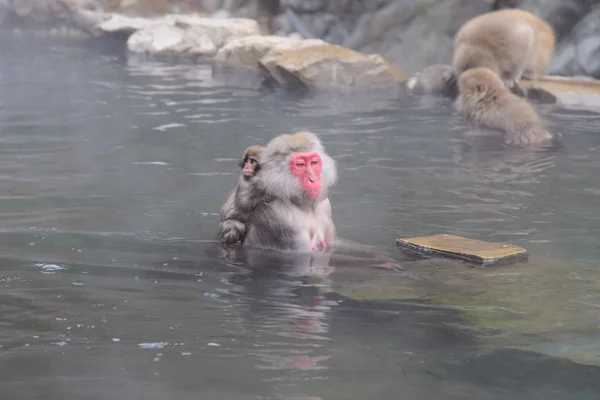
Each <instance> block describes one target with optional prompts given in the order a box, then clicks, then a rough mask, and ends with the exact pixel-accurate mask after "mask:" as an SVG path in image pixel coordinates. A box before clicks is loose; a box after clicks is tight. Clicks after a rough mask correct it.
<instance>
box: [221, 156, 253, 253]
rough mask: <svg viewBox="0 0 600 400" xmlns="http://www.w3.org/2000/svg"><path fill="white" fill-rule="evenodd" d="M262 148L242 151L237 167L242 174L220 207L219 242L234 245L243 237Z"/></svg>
mask: <svg viewBox="0 0 600 400" xmlns="http://www.w3.org/2000/svg"><path fill="white" fill-rule="evenodd" d="M263 150H264V147H263V146H250V147H248V148H247V149H246V150H245V151H244V156H243V158H242V159H241V161H240V163H239V166H240V168H241V169H242V173H241V175H240V177H239V179H238V182H237V184H236V185H235V187H234V188H233V189H232V190H231V192H229V197H228V198H227V200H226V201H225V203H224V204H223V206H221V212H220V218H221V221H220V223H219V236H220V237H221V242H223V243H226V244H233V243H236V242H238V241H240V240H242V238H243V237H244V234H245V232H246V219H247V218H248V213H249V212H250V206H251V205H250V196H251V192H252V190H253V189H254V186H253V183H254V180H256V179H257V174H258V172H259V171H260V156H261V154H262V152H263Z"/></svg>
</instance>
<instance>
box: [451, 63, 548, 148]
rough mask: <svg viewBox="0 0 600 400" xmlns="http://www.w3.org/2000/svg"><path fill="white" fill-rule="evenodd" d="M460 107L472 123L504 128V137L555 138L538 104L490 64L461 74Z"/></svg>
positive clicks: (514, 140)
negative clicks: (506, 81) (509, 86)
mask: <svg viewBox="0 0 600 400" xmlns="http://www.w3.org/2000/svg"><path fill="white" fill-rule="evenodd" d="M458 90H459V96H458V98H457V99H456V103H455V106H456V109H457V111H458V113H459V114H460V115H462V116H463V117H465V119H466V120H467V121H469V122H470V123H472V124H474V125H476V126H481V127H485V128H491V129H496V130H499V131H501V132H502V141H503V142H504V143H505V144H507V145H512V146H527V145H530V144H537V143H542V142H546V141H549V140H552V139H553V135H551V134H550V133H548V131H547V130H546V128H545V127H544V126H543V124H542V121H541V120H540V117H539V116H538V114H537V112H536V111H535V110H534V108H533V107H532V106H531V105H530V104H529V103H528V102H527V101H526V100H524V99H522V98H520V97H519V96H517V95H515V94H513V93H511V92H510V91H509V90H508V89H507V88H506V87H505V86H504V83H503V82H502V80H501V79H500V77H498V75H496V73H495V72H493V71H492V70H490V69H488V68H474V69H470V70H468V71H465V72H463V73H462V74H461V75H460V77H459V78H458Z"/></svg>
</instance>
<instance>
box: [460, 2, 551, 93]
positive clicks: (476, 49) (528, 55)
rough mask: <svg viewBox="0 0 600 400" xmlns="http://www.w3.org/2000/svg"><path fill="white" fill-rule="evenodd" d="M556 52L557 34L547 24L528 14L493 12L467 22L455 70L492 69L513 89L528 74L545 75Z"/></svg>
mask: <svg viewBox="0 0 600 400" xmlns="http://www.w3.org/2000/svg"><path fill="white" fill-rule="evenodd" d="M553 51H554V33H553V31H552V28H551V27H550V25H548V24H547V23H546V22H544V21H542V20H541V19H539V18H538V17H536V16H535V15H533V14H531V13H530V12H528V11H523V10H518V9H504V10H498V11H492V12H489V13H485V14H481V15H479V16H477V17H475V18H473V19H471V20H469V21H467V22H466V23H465V24H464V25H463V26H462V27H461V28H460V29H459V31H458V32H457V33H456V36H455V38H454V54H453V59H452V68H453V69H454V74H455V76H460V74H461V73H462V72H464V71H466V70H469V69H471V68H477V67H486V68H489V69H491V70H492V71H494V72H495V73H497V74H498V75H499V76H500V77H501V78H502V79H503V80H504V83H505V85H506V87H508V88H509V89H513V88H515V87H516V88H518V82H519V80H520V79H521V78H522V76H523V74H524V73H527V75H528V76H529V77H538V76H539V75H540V74H543V73H544V71H545V70H546V68H547V67H548V64H549V63H550V59H551V58H552V53H553Z"/></svg>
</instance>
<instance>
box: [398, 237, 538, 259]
mask: <svg viewBox="0 0 600 400" xmlns="http://www.w3.org/2000/svg"><path fill="white" fill-rule="evenodd" d="M396 243H397V244H398V245H400V246H404V247H407V248H410V249H413V250H416V251H419V252H425V253H430V254H436V255H441V256H447V257H452V258H459V259H462V260H467V261H471V262H474V263H478V264H482V265H491V264H497V263H505V262H516V261H525V260H527V259H528V257H529V254H528V253H527V250H525V249H524V248H522V247H520V246H516V245H514V244H506V243H490V242H484V241H482V240H475V239H468V238H464V237H461V236H455V235H447V234H441V235H433V236H423V237H415V238H406V239H396Z"/></svg>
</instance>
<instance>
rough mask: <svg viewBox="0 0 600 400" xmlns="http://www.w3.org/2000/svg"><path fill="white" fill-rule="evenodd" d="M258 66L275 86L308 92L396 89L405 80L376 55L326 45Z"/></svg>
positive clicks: (283, 54) (270, 58)
mask: <svg viewBox="0 0 600 400" xmlns="http://www.w3.org/2000/svg"><path fill="white" fill-rule="evenodd" d="M260 64H261V66H262V67H263V68H264V70H265V71H266V72H267V73H268V74H269V76H270V78H271V79H273V80H275V81H276V82H278V83H279V84H282V85H287V86H301V87H306V88H311V89H329V88H336V87H346V88H348V87H352V88H368V87H376V86H386V87H390V85H392V86H393V85H398V86H397V87H400V84H401V83H402V82H404V81H405V80H406V77H405V76H404V74H402V73H401V72H400V71H399V70H397V69H396V68H395V67H394V66H393V65H391V64H390V63H389V62H388V61H387V60H385V59H384V58H383V57H381V56H379V55H364V54H361V53H358V52H356V51H354V50H350V49H347V48H345V47H341V46H336V45H330V44H321V45H313V46H307V47H303V48H300V49H291V50H286V51H282V52H281V53H280V54H272V53H271V54H268V55H266V56H265V57H264V58H263V59H261V61H260Z"/></svg>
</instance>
